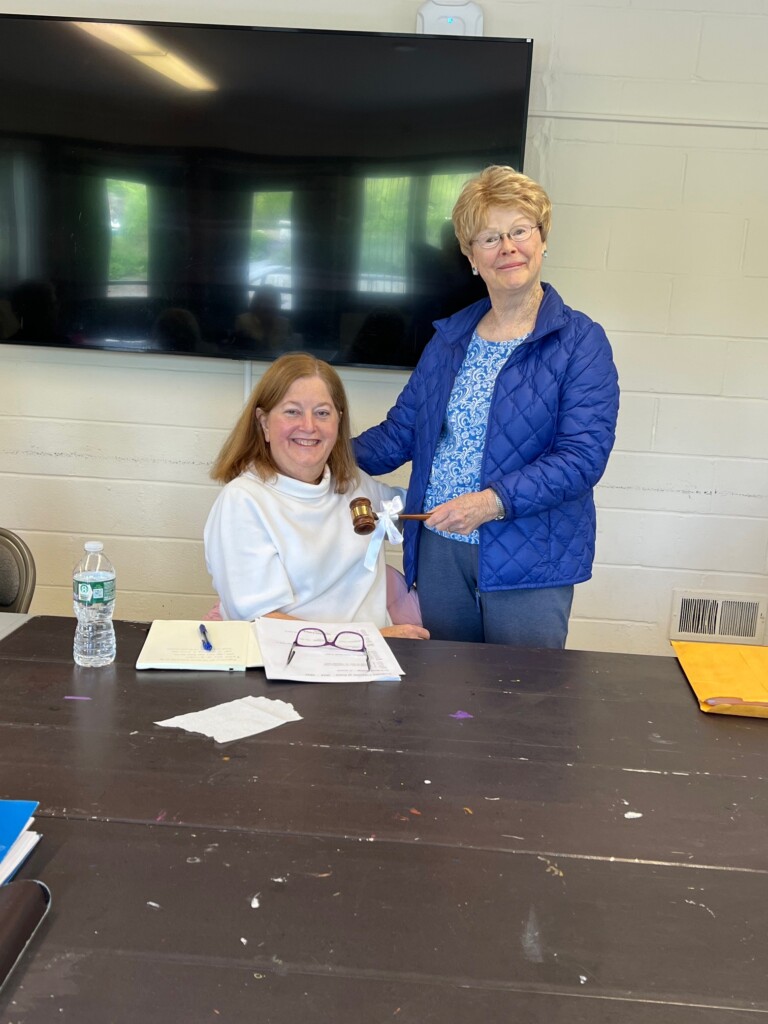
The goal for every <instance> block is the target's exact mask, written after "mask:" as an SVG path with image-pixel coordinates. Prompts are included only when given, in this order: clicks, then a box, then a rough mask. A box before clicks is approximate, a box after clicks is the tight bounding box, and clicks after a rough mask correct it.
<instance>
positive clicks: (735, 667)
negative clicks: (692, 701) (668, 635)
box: [671, 640, 768, 718]
mask: <svg viewBox="0 0 768 1024" xmlns="http://www.w3.org/2000/svg"><path fill="white" fill-rule="evenodd" d="M671 644H672V646H673V647H674V649H675V654H676V655H677V659H678V661H679V662H680V664H681V666H682V668H683V671H684V672H685V674H686V676H687V677H688V682H689V683H690V684H691V687H692V688H693V691H694V693H695V694H696V696H697V697H698V698H699V707H700V708H701V710H702V711H714V712H716V713H717V714H719V715H747V716H749V717H752V718H768V647H755V646H751V645H749V644H709V643H693V642H691V641H689V640H672V641H671Z"/></svg>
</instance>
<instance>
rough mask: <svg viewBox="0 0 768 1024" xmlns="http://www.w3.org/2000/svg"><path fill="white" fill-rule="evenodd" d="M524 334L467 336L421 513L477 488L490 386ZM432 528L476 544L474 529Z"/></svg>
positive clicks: (445, 535)
mask: <svg viewBox="0 0 768 1024" xmlns="http://www.w3.org/2000/svg"><path fill="white" fill-rule="evenodd" d="M527 337H528V334H524V335H523V336H522V338H515V339H514V340H513V341H486V340H485V338H481V337H480V335H479V334H478V333H477V331H475V332H474V334H473V335H472V340H471V341H470V343H469V348H468V349H467V354H466V356H465V357H464V362H463V363H462V364H461V367H460V369H459V372H458V373H457V374H456V380H455V381H454V382H453V390H452V391H451V397H450V398H449V399H448V408H447V409H446V411H445V421H444V423H443V429H442V431H441V432H440V438H439V440H438V442H437V448H436V450H435V457H434V459H433V461H432V472H431V473H430V475H429V483H428V484H427V493H426V495H425V497H424V510H425V511H426V512H428V511H429V510H430V509H431V508H434V507H435V505H440V504H442V503H443V502H444V501H450V500H451V498H457V497H458V496H459V495H460V494H469V493H470V492H472V491H479V490H481V489H482V488H481V486H480V472H481V469H482V463H483V450H484V448H485V431H486V429H487V426H488V410H489V409H490V407H491V397H492V395H493V388H494V385H495V384H496V378H497V376H498V374H499V371H500V370H501V368H502V366H503V365H504V363H506V361H507V359H509V357H510V355H511V354H512V353H513V352H514V351H515V349H516V348H517V347H518V345H521V344H522V343H523V342H524V341H525V339H526V338H527ZM434 532H435V533H439V534H440V536H441V537H450V538H451V540H461V541H464V542H465V543H468V544H479V543H480V533H479V531H478V530H473V531H472V533H470V534H467V535H466V536H464V535H463V534H460V533H444V532H443V531H442V530H435V531H434Z"/></svg>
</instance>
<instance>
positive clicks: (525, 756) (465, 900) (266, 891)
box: [0, 617, 768, 1024]
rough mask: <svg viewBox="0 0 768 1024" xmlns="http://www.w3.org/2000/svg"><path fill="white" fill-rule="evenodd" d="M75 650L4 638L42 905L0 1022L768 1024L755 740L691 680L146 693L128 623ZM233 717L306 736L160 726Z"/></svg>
mask: <svg viewBox="0 0 768 1024" xmlns="http://www.w3.org/2000/svg"><path fill="white" fill-rule="evenodd" d="M73 629H74V620H68V619H66V618H61V619H58V618H52V617H41V618H33V619H31V620H30V621H29V622H28V623H26V624H25V625H23V626H22V627H21V628H20V629H18V630H17V631H16V632H14V633H12V634H11V635H10V636H7V637H6V638H5V639H3V640H2V641H0V795H1V796H3V797H15V798H27V799H38V800H39V801H40V809H39V813H38V816H37V827H38V830H39V831H41V832H42V833H43V840H42V842H41V843H40V844H39V845H38V847H37V848H36V850H35V851H34V853H33V854H32V857H31V859H30V860H29V861H28V862H27V864H26V865H25V867H24V868H23V869H22V875H23V876H26V877H30V878H32V877H35V878H40V879H42V880H43V881H45V882H46V883H47V884H48V885H49V886H50V888H51V890H52V892H53V907H52V910H51V913H50V914H49V916H48V918H47V919H46V921H45V922H44V924H43V926H42V928H41V930H40V931H39V932H38V934H37V935H36V937H35V939H34V940H33V944H32V946H31V947H30V949H29V950H28V951H27V954H26V956H25V958H24V960H23V961H22V963H21V964H20V965H19V967H18V968H17V970H16V972H15V973H14V974H13V975H12V976H11V978H10V980H9V982H8V985H7V986H6V989H5V990H4V991H3V994H2V996H0V1024H50V1022H52V1021H67V1020H69V1021H76V1022H77V1024H109V1022H118V1024H133V1022H140V1024H155V1022H157V1024H161V1022H162V1024H177V1022H178V1024H193V1022H194V1024H197V1022H216V1024H218V1022H224V1021H229V1022H236V1024H240V1022H251V1021H254V1022H255V1021H258V1022H259V1024H264V1022H266V1024H304V1022H311V1024H315V1022H329V1024H331V1022H333V1024H347V1022H349V1024H361V1022H365V1024H371V1022H376V1024H378V1022H390V1021H391V1022H393V1024H405V1022H409V1024H427V1022H431V1021H435V1022H440V1024H454V1022H455V1024H488V1022H503V1024H508V1022H511V1024H566V1022H567V1024H608V1022H611V1024H614V1022H620V1024H640V1022H642V1024H694V1022H695V1024H703V1022H708V1024H709V1022H711V1024H737V1022H739V1024H741V1022H744V1024H746V1022H753V1024H754V1022H756V1021H758V1020H762V1019H763V1018H766V1019H768V978H767V971H766V955H767V954H768V857H767V851H768V830H767V829H766V824H767V823H768V778H767V776H768V746H767V745H768V721H759V720H752V719H747V718H744V719H740V718H733V717H726V716H715V715H703V714H701V712H699V710H698V707H697V704H696V702H695V700H694V698H693V696H692V693H691V692H690V690H689V688H688V685H687V683H686V681H685V678H684V676H683V674H682V672H681V670H680V669H679V667H678V665H677V662H676V661H675V660H674V659H672V658H655V657H640V656H636V655H612V654H595V653H584V652H577V651H557V652H555V651H535V650H523V649H515V648H505V647H491V646H487V647H486V646H480V645H470V644H451V643H441V642H427V643H422V642H418V643H417V642H413V641H394V642H393V644H392V646H393V648H394V650H395V653H396V655H397V657H398V659H399V660H400V662H401V664H402V665H403V668H404V669H405V671H406V676H405V678H404V680H403V682H402V683H399V684H395V683H380V684H371V685H324V686H318V685H302V684H279V683H268V682H267V681H266V680H265V678H264V675H263V673H262V672H261V671H249V672H248V673H247V674H245V675H232V676H225V675H222V674H220V673H210V674H204V673H196V672H193V673H181V672H162V673H161V672H153V673H147V672H143V673H137V672H136V671H135V669H134V667H133V665H134V662H135V660H136V656H137V654H138V652H139V650H140V648H141V645H142V642H143V640H144V636H145V634H146V629H147V627H146V626H145V625H143V624H136V623H129V622H120V623H118V624H117V632H118V659H117V662H116V664H115V665H114V666H111V667H109V668H107V669H100V670H93V669H90V670H84V669H79V668H77V667H76V666H75V665H73V663H72V658H71V645H72V633H73ZM246 694H254V695H259V694H265V695H267V696H271V697H280V698H281V699H283V700H287V701H290V702H292V703H293V704H294V706H295V707H296V709H297V711H298V712H299V713H300V714H301V715H302V716H303V720H302V721H300V722H295V723H290V724H287V725H284V726H281V727H280V728H278V729H275V730H272V731H270V732H266V733H262V734H261V735H258V736H254V737H251V738H249V739H245V740H240V741H237V742H235V743H232V744H228V745H224V746H222V745H217V744H215V743H214V742H213V741H212V740H209V739H206V738H204V737H202V736H199V735H193V734H190V733H185V732H182V731H179V730H170V729H164V728H160V727H158V726H155V725H154V724H153V723H154V722H155V721H159V720H161V719H165V718H169V717H171V716H173V715H176V714H183V713H186V712H188V711H193V710H199V709H202V708H206V707H210V706H212V705H214V704H217V703H221V702H223V701H225V700H230V699H233V698H235V697H240V696H244V695H246ZM72 696H80V697H90V698H91V699H90V700H87V701H85V700H67V699H65V698H67V697H72ZM457 711H464V712H467V713H468V714H470V715H472V716H473V717H472V718H455V717H453V716H454V715H455V714H456V712H457Z"/></svg>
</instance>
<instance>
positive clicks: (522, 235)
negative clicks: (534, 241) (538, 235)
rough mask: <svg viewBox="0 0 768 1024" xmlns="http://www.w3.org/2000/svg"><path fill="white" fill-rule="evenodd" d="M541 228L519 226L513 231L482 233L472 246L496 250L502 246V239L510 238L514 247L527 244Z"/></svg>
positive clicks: (473, 241)
mask: <svg viewBox="0 0 768 1024" xmlns="http://www.w3.org/2000/svg"><path fill="white" fill-rule="evenodd" d="M540 227H541V225H540V224H518V225H517V227H515V228H512V230H511V231H481V232H480V234H479V235H478V236H477V238H473V239H472V244H473V245H479V246H480V248H481V249H495V248H496V247H497V246H499V245H500V244H501V240H502V238H508V239H509V240H510V242H512V244H513V245H517V244H518V243H520V242H527V241H528V239H529V238H530V237H531V235H532V234H533V232H534V231H536V229H537V228H540Z"/></svg>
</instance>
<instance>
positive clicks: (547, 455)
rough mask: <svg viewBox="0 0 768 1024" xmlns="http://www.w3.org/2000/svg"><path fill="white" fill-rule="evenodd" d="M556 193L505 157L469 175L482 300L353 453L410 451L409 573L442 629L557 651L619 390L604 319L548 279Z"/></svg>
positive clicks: (463, 218)
mask: <svg viewBox="0 0 768 1024" xmlns="http://www.w3.org/2000/svg"><path fill="white" fill-rule="evenodd" d="M551 214H552V204H551V202H550V200H549V197H548V195H547V194H546V192H545V191H544V189H543V188H542V187H541V186H540V185H539V184H537V183H536V182H535V181H533V180H532V179H530V178H528V177H526V176H525V175H524V174H519V173H517V172H516V171H514V170H513V169H512V168H511V167H501V166H491V167H487V168H486V169H485V170H484V171H483V172H482V173H481V174H479V175H478V176H477V177H476V178H473V179H472V180H471V181H468V182H467V183H466V185H465V186H464V188H463V189H462V191H461V194H460V196H459V198H458V201H457V202H456V205H455V207H454V209H453V226H454V230H455V232H456V237H457V238H458V240H459V244H460V246H461V250H462V252H463V253H464V255H465V256H466V257H467V259H468V260H469V262H470V264H471V267H472V273H473V274H479V275H480V277H482V279H483V281H484V282H485V285H486V287H487V289H488V298H487V299H482V300H481V301H479V302H476V303H474V304H473V305H471V306H468V307H467V308H466V309H463V310H461V311H460V312H458V313H455V314H454V315H453V316H450V317H448V318H447V319H446V320H438V321H437V322H436V323H435V324H434V327H435V334H434V337H433V338H432V340H431V341H430V343H429V344H428V345H427V347H426V349H425V350H424V354H423V355H422V357H421V359H420V360H419V363H418V365H417V367H416V369H415V370H414V372H413V374H412V375H411V378H410V380H409V381H408V383H407V384H406V386H405V388H404V389H403V391H402V393H401V394H400V397H399V398H398V400H397V402H396V404H395V405H394V406H393V408H392V409H391V410H390V411H389V413H388V415H387V418H386V420H385V421H384V422H383V423H380V424H379V425H378V426H376V427H372V428H371V429H370V430H367V431H365V433H363V434H361V435H360V436H359V437H358V438H356V439H355V441H354V448H355V455H356V458H357V461H358V463H359V465H360V466H361V467H362V468H363V469H364V470H366V472H368V473H374V474H380V473H387V472H390V471H391V470H393V469H395V468H397V467H398V466H401V465H403V463H406V462H408V461H411V462H412V468H411V480H410V485H409V488H408V496H407V501H406V511H407V512H421V511H427V512H431V515H430V517H429V519H428V521H427V523H426V524H425V525H424V526H422V525H421V524H416V523H408V524H407V525H406V528H405V557H404V565H405V574H406V579H407V582H408V585H409V586H411V585H412V584H413V583H414V581H415V582H416V585H417V589H418V594H419V601H420V604H421V612H422V619H423V623H424V626H425V627H426V628H427V629H428V630H429V632H430V634H431V636H432V638H433V639H438V640H439V639H443V640H465V641H474V642H487V643H507V644H515V645H518V646H530V647H555V648H557V647H563V646H564V645H565V640H566V636H567V633H568V617H569V614H570V609H571V602H572V600H573V586H574V584H576V583H581V582H582V581H584V580H588V579H589V578H590V576H591V574H592V560H593V557H594V549H595V506H594V500H593V494H592V489H593V487H594V486H595V484H596V483H597V481H598V480H599V479H600V477H601V476H602V475H603V472H604V470H605V466H606V462H607V460H608V455H609V453H610V451H611V448H612V447H613V442H614V436H615V427H616V417H617V414H618V405H619V389H618V379H617V374H616V368H615V366H614V363H613V358H612V355H611V347H610V345H609V343H608V339H607V338H606V336H605V332H604V331H603V329H602V327H601V326H600V325H599V324H597V323H595V322H594V321H593V320H591V319H590V318H589V317H588V316H586V315H585V314H584V313H579V312H577V311H576V310H573V309H571V308H570V307H568V306H566V305H565V303H564V302H563V300H562V299H561V298H560V296H559V295H558V294H557V292H556V291H555V289H554V288H553V287H552V286H551V285H548V284H542V282H541V270H542V260H543V259H544V257H545V256H546V254H547V237H548V235H549V228H550V222H551Z"/></svg>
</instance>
